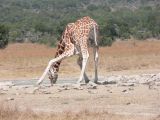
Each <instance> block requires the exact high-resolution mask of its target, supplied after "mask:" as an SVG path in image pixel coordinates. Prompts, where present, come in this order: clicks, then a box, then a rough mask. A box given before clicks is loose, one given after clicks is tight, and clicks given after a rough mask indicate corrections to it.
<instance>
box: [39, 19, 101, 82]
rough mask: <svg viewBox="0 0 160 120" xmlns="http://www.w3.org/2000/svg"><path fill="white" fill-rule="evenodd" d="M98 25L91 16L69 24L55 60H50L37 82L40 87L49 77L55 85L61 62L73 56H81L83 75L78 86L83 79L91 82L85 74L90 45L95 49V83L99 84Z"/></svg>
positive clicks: (78, 61) (79, 61) (79, 63)
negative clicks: (46, 77) (47, 76)
mask: <svg viewBox="0 0 160 120" xmlns="http://www.w3.org/2000/svg"><path fill="white" fill-rule="evenodd" d="M97 35H98V24H97V23H96V22H95V21H94V20H93V19H91V18H90V17H89V16H86V17H83V18H81V19H79V20H77V21H76V22H75V23H69V24H67V26H66V28H65V30H64V32H63V34H62V37H61V40H60V42H59V44H58V48H57V52H56V55H55V58H54V59H52V60H50V61H49V63H48V66H47V67H46V69H45V71H44V73H43V74H42V76H41V77H40V79H39V80H38V81H37V84H38V85H40V84H41V83H42V82H43V80H44V78H45V76H46V75H47V73H48V75H49V79H50V81H51V85H53V84H54V83H55V82H56V80H57V78H58V71H59V67H60V64H61V61H62V60H63V59H64V58H67V57H70V56H72V55H79V58H78V60H77V63H78V65H79V66H80V68H81V73H80V77H79V79H78V81H77V82H76V83H77V84H78V85H80V83H81V82H82V80H83V78H84V79H85V82H86V83H88V82H89V81H90V80H89V78H88V76H87V75H86V73H85V68H86V64H87V60H88V58H89V51H88V47H89V45H90V46H92V47H93V53H94V62H95V79H94V82H95V83H98V69H97V68H98V48H99V46H98V40H97V38H98V36H97Z"/></svg>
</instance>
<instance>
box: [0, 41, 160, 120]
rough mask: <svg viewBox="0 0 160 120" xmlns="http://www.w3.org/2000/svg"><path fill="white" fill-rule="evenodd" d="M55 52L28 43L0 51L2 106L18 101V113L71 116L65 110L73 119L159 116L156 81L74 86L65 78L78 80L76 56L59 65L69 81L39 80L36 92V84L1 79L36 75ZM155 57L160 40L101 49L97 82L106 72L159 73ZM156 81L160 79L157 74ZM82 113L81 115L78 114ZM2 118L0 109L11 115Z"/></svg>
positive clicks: (147, 118) (155, 119) (149, 118)
mask: <svg viewBox="0 0 160 120" xmlns="http://www.w3.org/2000/svg"><path fill="white" fill-rule="evenodd" d="M54 53H55V49H54V48H49V47H46V46H43V45H37V44H30V43H27V44H13V45H9V46H8V48H7V49H5V50H0V106H1V105H3V104H7V105H9V106H12V105H16V106H17V108H18V109H20V110H21V111H23V110H28V109H31V110H33V111H35V112H37V113H45V114H56V115H59V117H58V118H57V117H55V120H61V119H63V120H70V119H71V117H66V116H68V113H71V116H76V117H74V118H72V120H76V119H79V120H91V119H93V120H97V119H98V120H106V119H107V120H108V119H109V120H160V102H159V101H160V84H157V85H153V86H151V87H150V84H149V83H148V82H147V84H137V83H136V84H134V85H132V84H127V85H119V84H117V83H115V84H112V83H108V84H105V85H97V87H96V88H94V87H90V86H89V85H82V89H75V88H74V87H73V84H71V83H70V82H68V81H67V80H68V79H72V80H73V81H75V82H76V80H77V79H78V75H79V72H80V70H79V68H78V66H77V65H76V59H77V57H72V58H69V59H67V60H64V62H63V63H62V66H61V70H60V75H59V77H60V78H63V80H64V81H65V78H66V79H67V80H66V83H65V84H56V85H54V86H52V87H50V86H49V85H48V84H47V85H46V84H43V85H42V86H41V88H40V89H38V90H35V88H36V87H37V86H34V85H29V86H28V85H20V86H18V85H2V84H1V83H4V82H5V81H4V80H6V82H8V81H7V80H13V81H14V80H17V79H18V80H20V82H21V79H26V80H30V79H31V78H38V77H39V76H40V75H41V74H42V72H43V70H44V68H45V66H46V64H47V62H48V61H49V59H51V58H52V57H53V56H54ZM91 56H92V55H91ZM159 59H160V41H147V42H144V41H141V42H138V41H136V43H135V44H133V41H131V42H116V43H114V45H113V46H112V47H110V48H106V47H105V48H101V49H100V63H99V71H100V75H99V76H100V79H101V80H102V78H103V80H108V79H107V76H111V77H112V76H115V75H127V76H128V75H141V74H158V73H160V60H159ZM88 66H90V67H89V68H88V69H87V72H88V74H89V77H91V78H92V79H93V73H92V72H93V68H94V67H93V60H90V62H89V63H88ZM75 76H76V77H75ZM2 80H3V81H2ZM113 80H114V78H113ZM157 80H158V81H159V82H160V78H158V79H157ZM139 81H141V79H139ZM0 108H1V107H0ZM86 112H87V113H86ZM66 113H67V115H66ZM82 113H85V115H82V116H81V114H82ZM2 116H3V114H1V111H0V119H2V120H9V119H10V118H8V119H7V117H6V119H4V118H3V117H2ZM22 116H23V115H22ZM63 116H65V118H64V117H63ZM21 118H22V119H23V117H21ZM21 118H19V119H20V120H21ZM35 119H36V118H35V117H33V118H32V120H35ZM40 119H41V118H40ZM40 119H38V118H37V119H36V120H40ZM42 119H45V118H42ZM42 119H41V120H42ZM51 119H53V118H47V119H45V120H51ZM13 120H14V119H13ZM23 120H25V118H24V119H23Z"/></svg>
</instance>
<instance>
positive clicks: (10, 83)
mask: <svg viewBox="0 0 160 120" xmlns="http://www.w3.org/2000/svg"><path fill="white" fill-rule="evenodd" d="M0 86H14V84H13V82H0Z"/></svg>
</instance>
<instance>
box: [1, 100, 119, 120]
mask: <svg viewBox="0 0 160 120" xmlns="http://www.w3.org/2000/svg"><path fill="white" fill-rule="evenodd" d="M112 117H114V118H115V119H116V118H118V116H115V115H112V114H110V115H109V114H108V113H107V112H105V111H102V112H91V111H88V110H86V109H84V110H82V111H80V112H77V113H73V112H70V111H65V112H61V113H36V112H34V111H32V110H30V109H27V110H23V111H20V110H19V109H18V108H17V107H16V105H13V104H8V103H5V102H3V103H0V120H104V119H106V118H112Z"/></svg>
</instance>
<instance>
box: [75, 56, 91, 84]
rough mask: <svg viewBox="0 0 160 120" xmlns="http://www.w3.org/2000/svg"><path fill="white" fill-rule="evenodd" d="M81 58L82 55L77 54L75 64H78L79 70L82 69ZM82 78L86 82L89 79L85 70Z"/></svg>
mask: <svg viewBox="0 0 160 120" xmlns="http://www.w3.org/2000/svg"><path fill="white" fill-rule="evenodd" d="M82 60H83V58H82V56H79V58H78V59H77V64H78V65H79V67H80V69H81V70H82ZM84 80H85V83H88V82H89V81H90V80H89V78H88V76H87V74H86V73H85V72H84Z"/></svg>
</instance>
